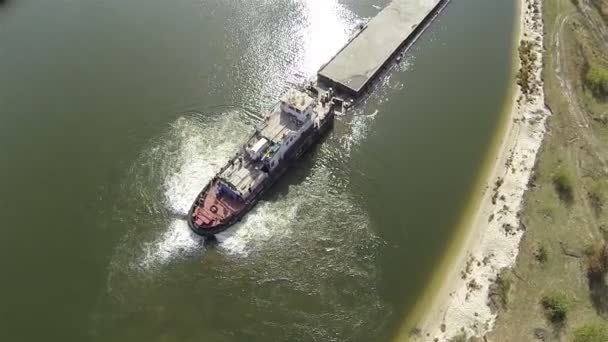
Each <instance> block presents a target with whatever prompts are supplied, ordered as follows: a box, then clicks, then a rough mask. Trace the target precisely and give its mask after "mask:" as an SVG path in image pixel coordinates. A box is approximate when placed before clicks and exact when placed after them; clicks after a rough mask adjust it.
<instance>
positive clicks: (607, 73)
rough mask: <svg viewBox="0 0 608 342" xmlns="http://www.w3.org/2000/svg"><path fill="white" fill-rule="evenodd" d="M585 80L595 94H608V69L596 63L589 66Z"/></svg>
mask: <svg viewBox="0 0 608 342" xmlns="http://www.w3.org/2000/svg"><path fill="white" fill-rule="evenodd" d="M585 82H586V83H587V86H588V87H589V88H590V89H591V91H592V92H593V93H594V94H595V95H597V96H606V95H608V69H607V68H604V67H600V66H597V65H591V66H589V70H588V71H587V75H586V76H585Z"/></svg>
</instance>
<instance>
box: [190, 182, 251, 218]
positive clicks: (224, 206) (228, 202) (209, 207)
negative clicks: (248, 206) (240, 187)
mask: <svg viewBox="0 0 608 342" xmlns="http://www.w3.org/2000/svg"><path fill="white" fill-rule="evenodd" d="M216 192H217V184H213V185H212V186H211V187H210V188H209V191H208V192H207V196H205V200H204V203H203V204H202V205H199V206H198V207H197V208H196V210H195V211H194V223H195V224H196V225H198V226H200V227H205V226H207V227H213V226H215V225H217V224H219V223H220V222H222V221H224V220H225V219H226V218H228V217H229V216H230V215H232V214H233V213H236V212H238V211H240V210H241V209H242V208H243V207H244V203H243V202H242V201H238V200H233V199H231V198H229V197H227V196H223V197H221V198H218V197H217V195H216ZM214 211H215V212H214Z"/></svg>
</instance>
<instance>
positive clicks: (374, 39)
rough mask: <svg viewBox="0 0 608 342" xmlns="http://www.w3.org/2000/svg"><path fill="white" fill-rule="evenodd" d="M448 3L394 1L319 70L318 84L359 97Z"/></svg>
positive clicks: (443, 0) (443, 1)
mask: <svg viewBox="0 0 608 342" xmlns="http://www.w3.org/2000/svg"><path fill="white" fill-rule="evenodd" d="M448 1H449V0H393V2H391V3H390V4H389V5H388V6H387V7H386V8H384V9H383V10H382V11H381V12H380V13H378V15H376V16H375V17H374V18H373V19H372V20H370V21H369V22H368V23H367V26H366V27H364V28H363V29H362V30H361V31H360V32H359V34H357V36H355V37H354V38H353V39H352V40H351V41H350V42H349V43H348V44H346V46H344V48H342V50H340V51H339V52H338V53H337V54H336V55H335V56H334V57H333V58H332V59H331V60H330V61H329V62H328V63H327V64H326V65H325V66H323V67H322V68H321V69H320V70H319V72H318V74H317V76H318V80H319V81H320V82H321V83H322V84H325V85H326V86H329V87H333V88H334V89H336V90H337V91H339V92H342V93H346V94H348V95H350V96H358V95H360V94H361V93H362V92H363V91H364V90H365V89H366V88H367V86H368V85H369V83H370V81H371V80H372V79H374V78H375V77H376V75H378V73H379V72H380V71H381V70H382V68H383V67H384V66H385V65H386V64H387V63H388V62H389V61H390V60H391V59H392V58H394V57H395V54H396V53H398V52H399V51H400V50H401V49H402V48H404V47H405V46H407V45H408V44H410V43H411V42H413V41H414V40H415V38H416V37H417V36H418V35H419V34H420V33H421V32H422V31H423V30H424V29H425V27H426V26H428V23H429V22H430V21H432V20H433V19H434V18H435V17H436V15H437V14H438V13H439V12H440V11H441V9H442V8H443V7H445V5H446V4H447V2H448Z"/></svg>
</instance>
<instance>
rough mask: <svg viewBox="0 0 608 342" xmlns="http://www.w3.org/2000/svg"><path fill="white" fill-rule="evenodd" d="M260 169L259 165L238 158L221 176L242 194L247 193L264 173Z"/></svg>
mask: <svg viewBox="0 0 608 342" xmlns="http://www.w3.org/2000/svg"><path fill="white" fill-rule="evenodd" d="M260 168H261V164H259V163H250V162H248V161H246V160H245V159H243V158H237V159H236V160H235V161H234V163H233V164H232V165H231V166H229V167H228V168H227V169H226V170H224V172H222V173H221V175H220V176H221V177H222V178H224V179H225V180H226V181H227V182H229V183H230V184H232V185H233V186H234V187H236V188H237V189H238V190H239V191H240V192H241V193H245V192H247V191H248V189H249V187H251V186H252V185H253V184H254V182H255V180H256V179H257V178H258V177H259V176H260V175H261V174H262V172H263V171H262V170H260Z"/></svg>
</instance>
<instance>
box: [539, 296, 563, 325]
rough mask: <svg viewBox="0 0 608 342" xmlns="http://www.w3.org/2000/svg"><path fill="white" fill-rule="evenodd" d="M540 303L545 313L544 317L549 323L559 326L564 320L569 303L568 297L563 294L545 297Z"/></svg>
mask: <svg viewBox="0 0 608 342" xmlns="http://www.w3.org/2000/svg"><path fill="white" fill-rule="evenodd" d="M540 303H541V305H542V306H543V309H544V311H545V316H546V317H547V319H548V320H549V321H551V323H554V324H560V323H563V322H564V321H565V320H566V316H567V314H568V308H569V303H568V297H566V296H565V295H564V294H563V293H554V294H551V295H548V296H545V297H543V299H542V300H541V302H540Z"/></svg>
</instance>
